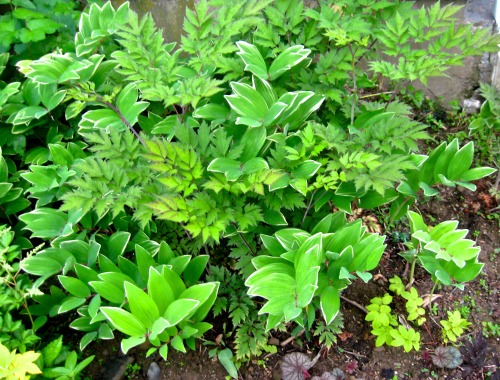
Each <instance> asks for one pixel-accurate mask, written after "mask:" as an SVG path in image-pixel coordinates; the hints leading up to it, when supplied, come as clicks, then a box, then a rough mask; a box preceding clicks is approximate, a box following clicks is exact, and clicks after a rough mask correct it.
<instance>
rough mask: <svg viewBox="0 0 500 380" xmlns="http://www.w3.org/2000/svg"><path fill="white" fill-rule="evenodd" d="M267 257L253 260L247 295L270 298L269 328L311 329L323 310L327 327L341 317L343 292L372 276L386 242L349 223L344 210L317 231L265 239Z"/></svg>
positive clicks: (267, 309) (296, 231)
mask: <svg viewBox="0 0 500 380" xmlns="http://www.w3.org/2000/svg"><path fill="white" fill-rule="evenodd" d="M261 239H262V241H263V244H264V246H265V247H266V249H267V251H268V254H267V255H260V256H258V257H256V258H254V259H253V260H252V263H253V265H254V266H255V268H256V271H255V272H254V273H253V274H252V275H251V276H250V277H248V279H247V280H246V282H245V284H246V285H247V286H248V287H249V289H248V294H249V295H251V296H260V297H263V298H265V299H266V300H267V302H266V304H265V305H264V306H263V307H262V308H261V309H260V311H259V314H264V313H266V314H268V317H267V329H271V328H274V327H275V326H277V325H278V324H279V323H281V322H282V321H285V322H289V321H295V322H297V323H298V324H299V325H302V326H306V327H307V328H310V327H311V326H312V324H313V322H314V320H315V309H316V308H319V309H320V310H321V312H322V315H323V318H324V320H325V322H326V323H327V324H330V323H331V322H332V321H333V320H334V319H335V317H336V316H337V314H338V312H339V308H340V291H341V290H342V289H344V288H345V287H347V286H348V285H349V284H350V283H351V280H353V279H355V278H357V277H359V278H362V279H363V280H365V281H368V280H369V279H370V278H371V274H370V273H368V272H367V271H369V270H371V269H373V268H375V267H376V266H377V264H378V261H379V260H380V257H381V255H382V253H383V250H384V244H383V241H384V238H383V237H381V236H378V235H377V234H370V233H367V232H366V227H364V226H362V224H361V221H359V220H358V221H356V222H353V223H346V220H345V215H344V213H342V212H338V213H335V214H330V215H329V216H327V217H326V218H324V219H323V220H322V221H321V222H320V223H319V224H317V225H316V226H315V227H314V228H313V229H312V234H310V233H308V232H306V231H303V230H300V229H291V228H288V229H282V230H280V231H278V232H276V233H275V234H274V236H268V235H262V236H261ZM354 273H355V274H356V275H354Z"/></svg>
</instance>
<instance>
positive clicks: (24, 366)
mask: <svg viewBox="0 0 500 380" xmlns="http://www.w3.org/2000/svg"><path fill="white" fill-rule="evenodd" d="M39 356H40V353H35V352H34V351H27V352H25V353H23V354H16V350H13V351H12V352H11V351H9V349H8V348H7V347H5V346H4V345H3V344H2V343H0V378H1V379H7V380H15V379H25V378H29V376H28V375H27V374H38V373H42V371H40V368H38V367H37V365H36V364H35V363H34V361H35V360H36V359H37V358H38V357H39Z"/></svg>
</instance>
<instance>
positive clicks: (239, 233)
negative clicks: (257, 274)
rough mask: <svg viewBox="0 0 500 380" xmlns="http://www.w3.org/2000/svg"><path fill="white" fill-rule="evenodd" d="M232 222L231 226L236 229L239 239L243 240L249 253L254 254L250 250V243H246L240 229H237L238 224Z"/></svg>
mask: <svg viewBox="0 0 500 380" xmlns="http://www.w3.org/2000/svg"><path fill="white" fill-rule="evenodd" d="M232 224H233V227H234V228H235V229H236V232H237V233H238V235H239V237H240V238H241V240H242V241H243V243H244V244H245V245H246V247H247V248H248V250H249V251H250V253H251V254H252V255H253V256H255V252H254V251H253V250H252V248H251V247H250V245H249V244H248V242H247V241H246V239H245V237H244V236H243V235H242V234H241V232H240V231H238V226H237V225H236V223H232Z"/></svg>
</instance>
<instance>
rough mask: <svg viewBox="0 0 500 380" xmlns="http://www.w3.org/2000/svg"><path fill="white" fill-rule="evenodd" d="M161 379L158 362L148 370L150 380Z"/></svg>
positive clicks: (152, 364)
mask: <svg viewBox="0 0 500 380" xmlns="http://www.w3.org/2000/svg"><path fill="white" fill-rule="evenodd" d="M160 379H161V369H160V366H159V365H158V364H156V362H152V363H151V364H150V365H149V368H148V380H160Z"/></svg>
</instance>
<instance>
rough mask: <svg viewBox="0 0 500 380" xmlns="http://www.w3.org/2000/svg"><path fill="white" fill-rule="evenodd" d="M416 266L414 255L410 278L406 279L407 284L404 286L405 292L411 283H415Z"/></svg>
mask: <svg viewBox="0 0 500 380" xmlns="http://www.w3.org/2000/svg"><path fill="white" fill-rule="evenodd" d="M416 264H417V256H416V255H415V257H414V259H413V261H412V262H411V268H410V276H409V277H408V284H407V285H406V289H407V290H408V289H409V288H410V287H411V286H412V285H413V282H414V281H415V278H414V275H415V266H416Z"/></svg>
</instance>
